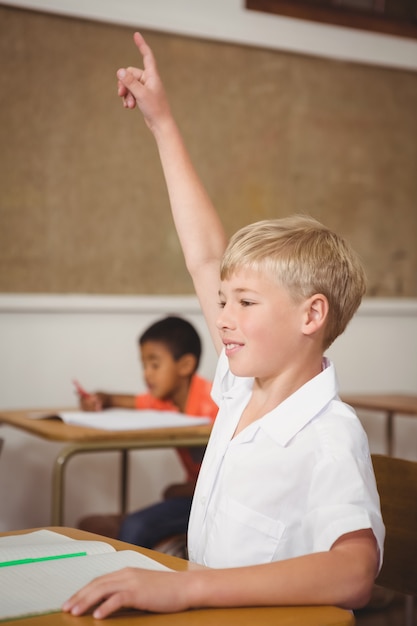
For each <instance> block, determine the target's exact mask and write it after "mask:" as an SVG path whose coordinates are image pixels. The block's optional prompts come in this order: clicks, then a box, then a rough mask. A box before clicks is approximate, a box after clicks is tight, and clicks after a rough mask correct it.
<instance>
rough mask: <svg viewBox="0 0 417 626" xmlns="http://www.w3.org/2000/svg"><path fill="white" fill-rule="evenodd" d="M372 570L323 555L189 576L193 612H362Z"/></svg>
mask: <svg viewBox="0 0 417 626" xmlns="http://www.w3.org/2000/svg"><path fill="white" fill-rule="evenodd" d="M374 575H375V573H374V570H373V568H372V566H369V564H367V563H366V560H365V561H363V560H361V559H357V558H356V557H355V556H354V555H352V556H351V557H349V555H341V554H335V553H332V552H331V551H330V552H322V553H317V554H313V555H308V556H303V557H299V558H295V559H288V560H286V561H277V562H274V563H268V564H265V565H256V566H251V567H241V568H231V569H221V570H209V569H206V570H204V569H201V570H197V571H193V570H192V571H190V572H186V576H189V581H188V582H187V583H186V585H184V588H185V590H186V591H185V593H186V594H187V595H188V598H187V604H188V605H189V606H190V608H197V607H202V606H205V607H215V606H217V607H222V606H223V607H230V606H273V605H275V606H286V605H287V606H290V605H291V606H297V605H310V604H311V605H336V606H340V607H343V608H348V609H353V608H358V607H361V606H364V605H365V604H366V603H367V601H368V599H369V594H370V591H371V589H372V584H373V580H374Z"/></svg>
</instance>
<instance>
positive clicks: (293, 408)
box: [188, 353, 385, 567]
mask: <svg viewBox="0 0 417 626" xmlns="http://www.w3.org/2000/svg"><path fill="white" fill-rule="evenodd" d="M252 385H253V379H252V378H239V377H236V376H234V375H233V374H232V373H231V372H230V370H229V368H228V362H227V358H226V356H225V354H224V353H222V355H221V356H220V359H219V363H218V367H217V372H216V376H215V380H214V383H213V391H212V395H213V398H214V400H215V402H216V403H217V404H218V405H219V413H218V415H217V419H216V421H215V424H214V427H213V431H212V434H211V437H210V441H209V444H208V446H207V450H206V454H205V457H204V460H203V464H202V468H201V470H200V475H199V478H198V482H197V486H196V490H195V494H194V499H193V505H192V510H191V516H190V523H189V531H188V549H189V558H190V560H191V561H194V562H197V563H201V564H204V565H207V566H209V567H235V566H243V565H253V564H258V563H268V562H270V561H278V560H282V559H287V558H291V557H296V556H300V555H303V554H310V553H313V552H320V551H325V550H329V549H330V548H331V546H332V545H333V543H334V542H335V541H336V539H338V538H339V537H340V536H341V535H343V534H345V533H347V532H351V531H355V530H360V529H363V528H372V530H373V532H374V534H375V537H376V539H377V542H378V545H379V550H380V555H381V559H382V552H383V541H384V534H385V529H384V525H383V522H382V518H381V512H380V505H379V496H378V493H377V490H376V484H375V478H374V473H373V469H372V462H371V458H370V454H369V447H368V440H367V437H366V434H365V432H364V430H363V428H362V426H361V424H360V422H359V420H358V418H357V416H356V414H355V412H354V411H353V409H352V408H351V407H349V406H347V405H345V404H344V403H342V402H341V401H340V399H339V398H338V385H337V379H336V374H335V370H334V366H333V364H332V363H330V361H328V360H327V359H324V360H323V371H322V372H321V373H320V374H319V375H318V376H316V377H315V378H313V379H312V380H310V381H309V382H307V383H306V384H305V385H303V386H302V387H301V388H300V389H299V390H297V392H295V393H294V394H293V395H291V396H290V397H289V398H287V399H286V400H285V401H284V402H282V403H281V404H280V405H279V406H277V407H276V408H275V409H274V410H272V411H271V412H270V413H268V414H266V415H265V416H264V417H262V418H261V419H259V420H257V421H255V422H253V423H252V424H250V425H249V426H248V427H247V428H245V429H244V430H242V431H241V432H240V433H239V434H238V435H237V436H236V437H234V438H233V433H234V431H235V430H236V427H237V424H238V422H239V419H240V417H241V415H242V412H243V410H244V408H245V406H246V405H247V403H248V401H249V398H250V395H251V391H252Z"/></svg>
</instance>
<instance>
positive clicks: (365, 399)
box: [342, 393, 417, 456]
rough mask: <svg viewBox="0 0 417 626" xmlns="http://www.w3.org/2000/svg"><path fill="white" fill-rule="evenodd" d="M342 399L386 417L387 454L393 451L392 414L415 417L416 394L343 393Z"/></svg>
mask: <svg viewBox="0 0 417 626" xmlns="http://www.w3.org/2000/svg"><path fill="white" fill-rule="evenodd" d="M342 400H343V401H344V402H346V403H347V404H350V405H351V406H353V407H354V408H355V409H366V410H368V411H380V412H382V413H384V415H385V417H386V420H387V421H386V442H387V454H388V455H389V456H393V452H394V416H395V415H396V414H398V415H407V416H409V417H417V395H415V396H414V395H408V394H399V393H397V394H379V393H378V394H354V395H351V394H349V395H343V397H342Z"/></svg>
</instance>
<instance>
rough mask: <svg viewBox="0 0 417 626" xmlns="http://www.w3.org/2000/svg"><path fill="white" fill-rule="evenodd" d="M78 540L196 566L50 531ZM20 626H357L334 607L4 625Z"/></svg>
mask: <svg viewBox="0 0 417 626" xmlns="http://www.w3.org/2000/svg"><path fill="white" fill-rule="evenodd" d="M31 530H38V529H34V528H32V529H30V530H21V531H16V532H11V533H0V534H1V535H14V534H21V533H27V532H31ZM49 530H53V531H55V532H59V533H62V534H64V535H67V536H68V537H73V538H74V539H96V540H101V541H106V542H107V543H111V544H112V545H113V546H114V547H115V548H116V550H126V549H129V550H137V551H138V552H142V553H143V554H146V555H147V556H150V557H151V558H153V559H155V560H156V561H159V562H160V563H163V564H164V565H167V566H168V567H171V568H172V569H175V570H178V571H181V570H186V569H188V568H192V567H193V566H192V564H190V563H188V561H184V560H183V559H178V558H177V557H174V556H168V555H166V554H162V553H161V552H155V551H153V550H147V549H145V548H139V547H137V546H132V545H130V544H127V543H124V542H122V541H117V540H115V539H109V538H108V537H101V536H100V535H94V534H93V533H88V532H85V531H82V530H76V529H74V528H63V527H59V528H53V527H52V528H49ZM4 623H5V624H15V625H18V626H78V624H79V625H80V626H90V625H93V624H96V625H97V624H98V623H100V624H103V626H223V625H224V626H254V625H255V626H258V624H262V626H277V624H279V626H353V625H354V624H355V618H354V617H353V615H352V613H350V611H345V610H344V609H339V608H336V607H332V606H300V607H249V608H236V609H199V610H192V611H185V612H182V613H168V614H162V613H158V614H156V613H147V614H139V613H137V614H135V613H129V614H126V613H124V615H120V617H109V618H107V619H105V620H103V621H100V622H99V621H98V620H95V619H93V618H92V617H91V615H85V616H82V617H73V616H71V615H68V614H67V613H52V614H49V615H40V616H37V617H30V618H24V619H20V620H19V621H18V622H17V621H13V622H12V621H9V622H4Z"/></svg>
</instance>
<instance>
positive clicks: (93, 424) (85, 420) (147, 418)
mask: <svg viewBox="0 0 417 626" xmlns="http://www.w3.org/2000/svg"><path fill="white" fill-rule="evenodd" d="M32 417H33V418H34V419H38V418H41V417H42V415H40V414H39V413H36V414H33V415H32ZM43 417H51V416H50V415H49V416H46V415H43ZM56 417H59V418H60V419H62V421H63V422H65V423H66V424H73V425H76V426H88V427H89V428H100V429H103V430H144V429H150V428H174V427H181V426H199V425H202V424H210V423H211V419H210V418H209V417H194V416H192V415H184V414H183V413H177V412H175V411H154V410H134V409H106V410H105V411H92V412H88V411H62V412H60V413H58V414H57V416H56Z"/></svg>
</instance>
